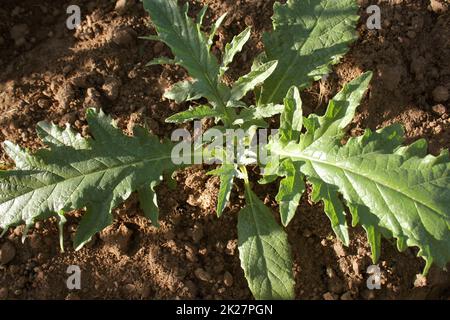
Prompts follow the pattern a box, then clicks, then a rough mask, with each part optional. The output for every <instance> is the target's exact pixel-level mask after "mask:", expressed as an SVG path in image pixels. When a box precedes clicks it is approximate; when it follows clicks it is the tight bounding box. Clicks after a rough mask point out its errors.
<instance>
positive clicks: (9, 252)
mask: <svg viewBox="0 0 450 320" xmlns="http://www.w3.org/2000/svg"><path fill="white" fill-rule="evenodd" d="M15 256H16V248H15V247H14V245H13V244H12V243H11V242H9V241H6V242H5V243H4V244H2V246H1V247H0V265H5V264H7V263H9V262H11V261H12V259H14V257H15Z"/></svg>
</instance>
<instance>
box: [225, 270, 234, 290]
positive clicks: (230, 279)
mask: <svg viewBox="0 0 450 320" xmlns="http://www.w3.org/2000/svg"><path fill="white" fill-rule="evenodd" d="M223 283H224V284H225V285H226V286H227V287H231V286H232V285H233V276H232V275H231V273H229V272H228V271H225V273H224V275H223Z"/></svg>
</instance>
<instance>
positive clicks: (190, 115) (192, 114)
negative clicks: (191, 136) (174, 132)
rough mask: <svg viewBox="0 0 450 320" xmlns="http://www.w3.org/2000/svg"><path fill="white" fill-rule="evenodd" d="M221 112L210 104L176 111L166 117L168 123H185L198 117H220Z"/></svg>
mask: <svg viewBox="0 0 450 320" xmlns="http://www.w3.org/2000/svg"><path fill="white" fill-rule="evenodd" d="M218 116H220V114H219V113H218V112H217V111H216V110H214V109H212V108H211V107H209V106H206V105H202V106H198V107H191V108H189V110H186V111H182V112H179V113H176V114H174V115H172V116H170V117H169V118H167V119H166V122H168V123H184V122H188V121H192V120H196V119H203V118H213V117H218Z"/></svg>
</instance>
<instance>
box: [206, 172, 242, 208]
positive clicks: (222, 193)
mask: <svg viewBox="0 0 450 320" xmlns="http://www.w3.org/2000/svg"><path fill="white" fill-rule="evenodd" d="M236 167H237V166H236V165H235V164H222V165H221V166H220V167H219V168H218V169H216V170H213V171H210V172H208V174H211V175H217V176H219V177H220V188H219V194H218V195H217V209H216V213H217V216H218V217H221V216H222V213H223V210H224V209H225V207H226V206H227V204H228V202H229V201H230V195H231V189H232V188H233V181H234V178H235V177H236V176H237V175H238V171H237V168H236Z"/></svg>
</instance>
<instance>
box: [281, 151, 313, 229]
mask: <svg viewBox="0 0 450 320" xmlns="http://www.w3.org/2000/svg"><path fill="white" fill-rule="evenodd" d="M280 176H284V178H283V179H282V180H281V181H280V188H279V190H278V194H277V196H276V197H275V199H276V200H277V202H278V204H279V206H280V216H281V223H282V224H283V226H285V227H286V226H287V225H288V224H289V222H290V221H291V220H292V218H294V216H295V212H296V211H297V208H298V205H299V203H300V199H301V197H302V194H303V193H304V192H305V190H306V189H305V181H304V176H303V174H302V173H301V172H300V165H299V163H295V162H293V161H291V160H290V159H286V160H284V161H283V163H282V164H281V173H280Z"/></svg>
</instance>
